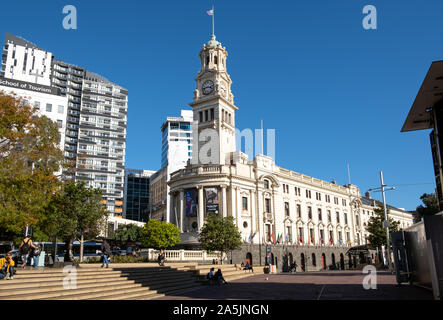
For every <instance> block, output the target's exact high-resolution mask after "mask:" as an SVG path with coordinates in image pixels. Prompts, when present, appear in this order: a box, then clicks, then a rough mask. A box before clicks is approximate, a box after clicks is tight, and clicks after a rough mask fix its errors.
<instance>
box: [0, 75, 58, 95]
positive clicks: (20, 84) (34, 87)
mask: <svg viewBox="0 0 443 320" xmlns="http://www.w3.org/2000/svg"><path fill="white" fill-rule="evenodd" d="M0 86H5V87H10V88H15V89H22V90H31V91H35V92H41V93H47V94H54V95H58V94H59V91H60V89H58V88H55V87H48V86H44V85H41V84H35V83H29V82H24V81H20V80H12V79H6V78H3V77H0Z"/></svg>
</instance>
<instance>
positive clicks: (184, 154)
mask: <svg viewBox="0 0 443 320" xmlns="http://www.w3.org/2000/svg"><path fill="white" fill-rule="evenodd" d="M192 121H193V112H192V110H181V113H180V117H167V118H166V121H165V122H164V123H163V125H162V126H161V133H162V153H161V169H160V170H159V171H157V172H156V173H155V174H153V175H152V177H151V182H150V185H151V218H152V219H158V220H163V221H167V222H170V216H169V214H167V213H168V212H169V210H168V204H169V187H168V185H167V183H168V181H169V176H170V174H171V173H172V172H174V171H177V170H179V169H182V168H184V167H185V166H186V163H187V162H188V161H189V160H191V159H192Z"/></svg>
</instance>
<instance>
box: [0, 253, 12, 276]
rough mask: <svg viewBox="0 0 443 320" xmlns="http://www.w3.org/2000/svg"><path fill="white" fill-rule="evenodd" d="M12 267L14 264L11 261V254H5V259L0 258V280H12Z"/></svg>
mask: <svg viewBox="0 0 443 320" xmlns="http://www.w3.org/2000/svg"><path fill="white" fill-rule="evenodd" d="M14 266H15V262H14V260H12V254H11V252H8V253H7V254H6V258H0V279H6V280H13V279H14V273H15V270H14ZM8 274H9V276H8Z"/></svg>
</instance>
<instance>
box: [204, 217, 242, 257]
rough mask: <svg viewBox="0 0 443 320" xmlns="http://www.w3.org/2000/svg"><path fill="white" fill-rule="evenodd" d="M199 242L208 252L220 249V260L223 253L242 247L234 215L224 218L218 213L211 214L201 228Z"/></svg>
mask: <svg viewBox="0 0 443 320" xmlns="http://www.w3.org/2000/svg"><path fill="white" fill-rule="evenodd" d="M198 240H199V242H200V243H201V245H202V247H203V249H204V250H206V251H208V252H214V251H220V261H222V257H223V253H227V252H229V251H231V250H237V249H240V248H241V244H242V243H243V242H242V238H241V234H240V232H239V231H238V228H237V227H236V225H235V224H234V218H233V217H226V218H223V217H222V216H220V215H217V214H209V216H208V218H207V219H206V221H205V224H204V226H203V227H202V229H201V230H200V234H199V238H198Z"/></svg>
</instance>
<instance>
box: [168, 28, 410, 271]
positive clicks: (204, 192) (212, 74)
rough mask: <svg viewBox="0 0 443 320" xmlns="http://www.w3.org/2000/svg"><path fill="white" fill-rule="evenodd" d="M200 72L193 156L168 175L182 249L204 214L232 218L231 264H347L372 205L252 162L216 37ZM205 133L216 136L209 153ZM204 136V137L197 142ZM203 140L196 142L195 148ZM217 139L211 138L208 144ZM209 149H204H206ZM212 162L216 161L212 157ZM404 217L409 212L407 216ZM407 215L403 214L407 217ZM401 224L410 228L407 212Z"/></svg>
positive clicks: (267, 162)
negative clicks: (239, 132) (237, 241)
mask: <svg viewBox="0 0 443 320" xmlns="http://www.w3.org/2000/svg"><path fill="white" fill-rule="evenodd" d="M200 58H201V71H200V72H199V73H198V75H197V77H196V78H195V80H196V90H195V91H194V101H193V102H192V103H190V105H191V107H192V108H193V111H194V124H193V128H194V134H198V135H194V140H193V141H194V145H193V146H194V149H193V159H192V160H191V161H190V162H188V164H187V166H186V167H185V168H184V169H180V170H177V171H175V172H173V173H171V175H170V180H169V183H168V185H169V189H170V192H169V195H170V200H169V201H170V203H169V210H168V211H169V212H168V215H169V217H168V221H171V222H174V223H176V224H177V225H178V226H179V228H180V230H181V231H182V243H181V245H182V246H183V247H185V248H192V247H198V246H199V244H198V240H197V237H198V231H199V230H200V228H201V227H202V226H203V224H204V220H205V217H206V216H207V214H208V213H209V212H214V213H217V214H221V215H223V216H224V217H226V216H232V217H233V218H234V221H235V223H236V225H237V227H238V229H239V231H240V233H241V235H242V238H243V241H244V245H243V247H242V249H241V250H237V251H235V252H232V253H230V254H229V255H228V260H232V263H241V262H242V261H243V262H244V261H245V260H246V259H249V260H250V261H251V262H252V263H253V264H254V265H256V264H264V263H265V257H266V255H267V253H269V252H267V250H269V249H267V248H270V255H271V256H272V258H273V259H272V262H271V263H272V264H276V265H277V266H278V268H279V270H282V269H284V266H286V265H287V262H288V261H289V262H292V261H294V260H295V261H296V262H297V264H298V265H300V266H302V265H304V266H306V268H307V269H308V270H310V269H314V270H317V269H322V268H326V267H327V266H329V265H331V264H334V265H337V264H339V265H340V264H342V265H345V264H349V258H350V256H347V255H346V252H347V250H348V248H350V247H351V246H356V245H362V244H365V239H366V238H367V234H366V231H365V228H364V224H366V223H367V221H368V219H369V213H368V216H363V214H364V213H363V211H364V212H365V214H366V212H367V211H368V212H372V211H373V209H374V208H375V207H374V206H373V205H372V203H370V201H369V200H368V201H366V200H362V199H365V197H362V196H361V194H360V190H359V189H358V187H357V186H355V185H345V186H340V185H338V184H336V183H335V182H327V181H323V180H320V179H316V178H313V177H310V176H306V175H304V174H301V173H298V172H294V171H291V170H287V169H284V168H281V167H279V166H277V165H276V164H275V162H274V160H273V159H272V158H271V157H268V156H265V155H262V154H257V155H256V156H255V158H254V159H248V156H247V155H246V154H245V153H243V152H240V151H236V141H235V138H236V137H235V112H236V111H237V110H238V108H237V107H236V106H235V105H234V98H233V95H232V92H231V84H232V81H231V79H230V77H229V75H228V73H227V68H226V58H227V51H226V49H225V48H224V47H222V46H221V44H220V43H219V42H218V41H216V39H215V36H214V35H213V36H212V39H211V40H210V41H209V42H208V43H207V44H205V45H203V49H202V50H201V51H200ZM207 129H212V131H215V132H216V133H217V134H216V135H215V136H211V139H217V141H216V142H217V143H215V144H212V145H211V146H212V148H211V150H210V152H209V153H210V155H211V159H212V161H211V162H210V163H204V161H202V159H203V160H204V157H202V156H201V155H202V154H203V155H204V156H206V155H207V154H208V149H207V145H205V144H203V145H202V144H201V142H202V141H203V142H205V141H206V142H207V141H209V140H210V139H209V140H207V139H205V138H206V137H207V135H206V131H205V130H207ZM202 136H204V138H203V139H202ZM198 141H200V144H199V143H198ZM212 142H214V141H212ZM205 147H206V149H205ZM214 159H215V160H214ZM405 213H406V212H405ZM406 216H407V217H406ZM405 217H406V218H405V219H406V220H405V221H406V222H405V223H407V224H412V215H411V214H410V213H406V215H405Z"/></svg>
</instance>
